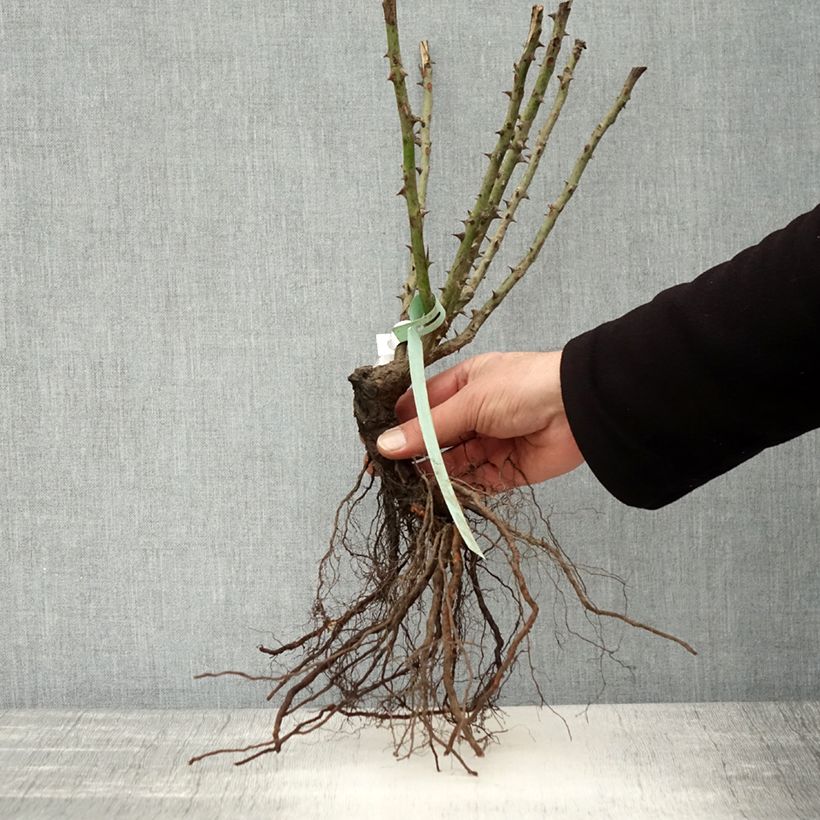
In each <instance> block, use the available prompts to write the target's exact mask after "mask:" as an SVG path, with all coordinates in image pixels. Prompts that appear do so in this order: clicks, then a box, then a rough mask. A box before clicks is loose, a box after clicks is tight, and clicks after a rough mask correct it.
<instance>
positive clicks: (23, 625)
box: [0, 0, 820, 707]
mask: <svg viewBox="0 0 820 820" xmlns="http://www.w3.org/2000/svg"><path fill="white" fill-rule="evenodd" d="M529 6H530V4H529V3H528V2H522V0H492V2H490V0H479V1H478V2H476V1H475V0H474V1H473V2H469V3H466V2H456V3H446V4H445V3H436V2H432V0H425V1H424V2H421V1H419V2H411V1H410V0H403V2H401V3H400V9H399V13H400V24H401V28H402V38H403V46H404V51H405V55H406V58H407V59H406V62H407V63H408V64H409V67H411V68H414V67H415V64H416V62H417V60H416V44H417V42H418V40H419V39H421V38H422V37H429V39H430V43H431V49H432V52H433V58H434V60H435V61H436V65H435V69H436V80H435V84H436V100H435V111H434V120H433V123H434V132H433V170H432V175H431V189H430V195H429V207H430V210H431V213H430V215H429V217H428V238H429V243H430V250H431V255H432V257H433V259H434V261H435V265H434V268H433V271H434V273H435V274H436V275H437V276H439V282H440V281H441V279H440V277H441V276H442V275H443V273H444V271H445V270H446V267H447V265H448V263H449V261H450V260H451V258H452V254H453V252H454V250H455V240H454V239H453V238H452V237H451V236H450V234H451V233H452V232H453V231H455V230H457V229H458V228H459V225H458V220H459V219H461V218H463V217H464V215H465V213H466V209H467V208H468V206H469V205H470V204H471V203H472V197H473V196H474V194H475V191H476V186H477V183H478V180H479V179H480V176H481V174H482V173H483V169H484V166H485V159H484V157H482V156H481V152H482V151H487V150H490V148H491V146H492V144H493V142H494V139H495V137H494V135H493V131H494V130H495V129H496V128H498V127H499V123H500V118H501V113H502V111H503V106H504V105H505V103H506V98H505V97H502V95H501V93H500V92H501V91H502V90H503V89H505V88H509V84H510V76H511V65H512V62H513V60H514V59H515V58H516V57H517V55H518V53H519V48H520V44H521V43H522V41H523V39H524V35H525V33H526V29H527V23H528V19H529ZM549 10H551V9H549ZM570 35H571V36H579V37H582V38H584V39H585V40H586V41H587V44H588V46H589V48H588V51H587V52H586V54H585V56H584V58H583V61H582V63H581V65H580V67H579V69H578V72H577V75H576V76H577V79H576V80H575V82H574V83H573V86H572V92H571V95H570V99H569V102H568V104H567V107H566V109H565V113H564V116H563V117H562V120H561V122H560V123H559V126H558V129H557V132H556V135H555V138H554V144H553V145H552V147H551V148H550V149H549V150H548V153H547V155H546V158H545V160H544V162H543V163H542V167H543V169H544V171H543V173H542V174H541V175H540V178H539V179H537V180H536V182H535V183H534V184H533V188H532V189H531V192H530V193H531V200H530V201H529V202H525V203H524V205H525V206H526V207H522V210H521V215H520V218H519V222H518V224H517V225H516V226H513V228H514V230H511V231H510V233H509V236H508V248H507V253H506V256H504V255H503V254H502V257H503V258H501V259H499V260H498V261H497V264H496V268H497V271H503V270H504V269H505V268H504V265H505V264H507V263H512V262H514V261H515V260H516V259H517V258H518V256H519V255H520V253H521V252H522V251H523V249H525V248H526V245H527V243H528V242H529V239H530V237H531V235H532V232H533V231H534V230H535V227H536V225H537V224H538V221H539V218H540V215H541V214H542V213H543V212H544V209H545V206H546V203H547V202H548V201H549V200H550V199H551V198H552V197H554V196H555V195H556V193H557V188H558V186H559V185H560V184H561V181H562V179H563V178H564V176H565V175H566V173H567V172H568V169H569V168H570V167H571V163H572V162H573V161H574V158H575V155H576V153H577V151H578V150H579V149H580V147H581V146H582V145H583V142H584V140H585V138H586V137H587V135H588V134H589V132H590V131H591V129H592V127H593V126H594V124H595V123H596V122H597V121H598V119H599V118H600V116H601V115H602V114H603V112H604V111H605V110H606V109H607V107H608V106H609V105H610V103H611V101H612V99H613V98H614V96H615V94H616V93H617V91H618V90H619V89H620V87H621V84H622V82H623V79H624V77H625V76H626V74H627V72H628V69H629V67H630V66H632V65H636V64H646V65H648V66H649V70H648V72H647V73H646V75H645V76H644V77H643V78H642V79H641V81H640V83H639V85H638V87H637V89H636V91H635V93H634V95H633V100H632V102H631V103H630V104H629V106H627V109H626V110H625V112H624V113H623V115H622V117H621V119H619V121H618V123H617V124H616V125H615V126H614V127H613V129H612V130H611V131H610V132H609V133H608V134H607V136H606V137H605V139H604V141H603V142H602V144H601V146H600V148H599V150H598V152H597V153H596V156H595V159H594V161H593V162H592V163H591V165H590V167H589V168H588V170H587V175H586V177H585V178H584V180H583V183H582V185H581V187H580V189H579V192H578V194H577V195H576V198H575V199H573V201H572V203H571V204H570V205H569V206H568V208H567V210H566V211H565V213H564V215H563V216H562V218H561V220H560V221H559V223H558V226H557V228H556V231H555V234H554V235H553V237H552V238H550V240H549V241H548V243H547V245H546V246H545V249H544V252H543V254H542V256H541V257H540V258H539V261H538V262H537V264H536V266H535V269H534V270H533V272H532V273H531V274H530V275H529V276H528V278H527V279H526V280H525V281H524V282H523V283H522V284H521V285H520V287H519V288H518V289H517V290H516V291H514V293H513V295H512V296H511V297H510V298H509V299H508V301H507V302H505V304H504V305H503V307H502V309H501V310H500V311H499V312H498V313H497V314H496V316H495V317H494V318H493V319H492V320H491V321H490V322H489V323H488V324H487V325H486V327H485V331H484V337H483V339H482V340H481V341H480V342H479V343H478V344H476V345H475V346H474V348H473V349H472V350H471V351H470V352H471V353H478V352H481V351H482V350H491V349H498V350H518V349H551V348H557V347H560V346H562V345H563V344H564V343H565V342H566V340H567V339H569V338H570V337H571V336H573V335H575V334H577V333H580V332H582V331H583V330H585V329H587V328H589V327H591V326H593V325H595V324H598V323H600V322H602V321H604V320H607V319H610V318H613V317H615V316H617V315H620V314H621V313H623V312H625V311H627V310H628V309H630V308H631V307H633V306H635V305H636V304H639V303H641V302H643V301H646V300H648V299H649V298H651V297H652V296H653V295H654V294H655V293H656V292H657V291H658V290H660V289H662V288H664V287H668V286H670V285H673V284H675V283H678V282H682V281H686V280H688V279H691V278H693V277H694V276H696V275H697V274H699V273H700V272H702V271H703V270H705V269H706V268H707V267H709V266H711V265H713V264H716V263H718V262H721V261H723V260H724V259H726V258H728V257H730V256H732V255H733V254H734V253H736V252H737V251H739V250H740V249H742V248H743V247H745V246H747V245H749V244H751V243H754V242H756V241H758V240H759V239H761V238H762V237H763V236H764V235H765V234H766V233H768V232H770V231H772V230H774V229H776V228H778V227H781V226H782V225H784V224H785V223H786V222H788V221H789V220H790V219H791V218H793V217H794V216H796V215H797V214H799V213H801V212H803V211H805V210H808V209H809V208H810V207H812V206H813V205H814V204H815V203H816V202H817V193H818V169H819V168H820V153H819V152H818V140H817V134H818V131H817V129H818V124H820V103H819V102H818V87H820V85H819V84H818V80H820V72H819V71H818V49H817V43H818V41H820V7H818V4H817V2H816V0H791V1H790V2H782V3H776V4H775V3H772V2H771V0H743V2H741V1H740V0H737V1H735V0H723V2H713V1H711V0H710V1H709V2H707V1H706V0H662V1H661V2H656V0H607V2H603V1H602V0H577V2H576V8H575V9H574V12H573V15H572V18H571V22H570ZM384 50H385V48H384V31H383V25H382V19H381V8H380V4H379V3H378V2H377V0H368V2H363V0H359V1H358V2H350V3H338V2H329V0H315V1H314V2H305V1H304V0H301V2H295V0H289V1H288V2H268V3H265V2H261V0H255V1H253V0H251V1H249V2H236V1H235V2H219V3H216V2H214V3H211V2H182V1H181V0H180V1H178V2H159V0H134V2H124V0H116V2H99V3H93V2H57V1H56V0H25V2H23V1H22V0H12V2H6V3H4V4H3V7H2V9H0V83H1V84H0V95H1V96H0V98H1V99H2V119H0V140H1V141H2V151H0V163H2V184H0V196H2V208H0V219H1V220H2V222H0V239H1V241H0V277H2V302H0V308H2V312H1V313H0V332H1V333H2V339H1V341H2V358H1V359H0V420H2V421H0V424H1V425H2V426H0V431H2V454H1V455H0V486H2V506H1V507H0V516H2V518H1V524H0V537H2V550H3V571H2V580H1V581H0V596H2V605H1V606H2V620H0V646H1V647H2V656H3V663H2V665H0V705H3V706H32V705H47V706H54V707H67V706H72V707H74V706H119V705H123V706H145V707H178V706H217V705H221V706H227V705H233V704H257V703H259V701H260V698H261V696H262V694H263V691H264V689H257V688H256V687H255V686H254V685H253V684H247V683H243V682H241V681H238V680H235V679H219V680H212V681H200V682H195V681H192V679H191V676H192V675H193V674H195V673H197V672H200V671H204V670H209V669H211V670H216V669H224V668H240V669H246V670H248V671H254V670H257V669H259V670H261V669H264V668H265V664H264V661H263V660H262V659H261V658H260V657H259V656H258V653H257V652H256V649H255V646H256V644H257V643H259V642H260V641H262V640H270V639H271V638H270V635H271V633H273V634H274V635H276V636H278V637H280V638H287V637H289V636H293V635H294V633H295V631H296V630H297V629H299V628H300V627H301V625H303V624H304V623H305V621H306V619H307V614H308V607H309V604H310V600H311V597H312V590H313V584H314V578H315V570H316V564H317V561H318V558H319V556H320V555H321V553H322V551H323V550H324V548H325V544H326V541H327V537H328V534H329V531H330V524H331V519H332V514H333V511H334V509H335V505H336V502H337V501H338V500H339V499H340V498H341V496H342V495H344V493H345V492H346V491H347V489H348V488H349V486H350V485H351V482H352V480H353V478H354V475H355V472H356V470H357V469H358V466H359V464H360V463H361V457H362V454H361V448H360V446H359V443H358V438H357V435H356V432H355V427H354V422H353V419H352V415H351V405H350V400H351V392H350V389H349V385H348V383H347V381H346V376H347V374H348V373H349V372H350V371H351V370H352V369H353V368H354V367H355V366H356V365H358V364H360V363H363V362H367V361H372V360H373V359H374V357H375V351H374V334H375V333H377V332H384V331H386V330H387V329H388V328H389V327H390V326H391V325H392V323H393V322H394V321H395V319H396V304H397V303H396V300H395V294H396V293H397V289H398V284H399V282H400V280H401V277H402V274H403V272H404V269H405V264H406V258H405V254H406V251H405V248H404V243H405V242H406V241H407V240H406V229H405V214H404V211H403V208H404V202H403V200H402V199H401V198H397V197H396V196H395V192H396V191H397V190H398V188H399V187H400V184H401V182H400V166H399V162H400V159H399V142H398V123H397V118H396V113H395V108H394V102H393V99H392V88H391V86H390V84H389V83H388V82H386V81H385V78H386V76H387V67H386V61H385V60H384V59H383V57H382V55H383V53H384ZM412 79H415V75H413V77H412ZM411 90H412V92H413V94H415V93H416V92H418V91H419V89H418V88H417V87H416V86H411ZM765 343H766V340H765V339H762V340H749V344H750V345H755V344H761V345H762V344H765ZM819 452H820V438H818V435H817V434H810V435H807V436H804V437H802V438H800V439H799V440H795V441H792V442H789V443H788V444H786V445H784V446H782V447H780V448H778V449H776V450H773V451H768V452H766V453H764V454H762V455H760V456H759V457H757V458H756V459H754V460H753V461H751V462H748V463H747V464H745V465H743V466H742V467H741V468H739V469H737V470H736V471H734V472H733V473H732V474H730V475H727V476H725V477H723V478H721V479H719V480H717V481H715V482H713V483H711V484H709V485H708V486H706V487H705V488H702V489H700V490H698V491H697V492H695V493H693V494H692V495H691V496H689V497H687V498H686V499H684V500H682V501H681V502H679V503H677V504H675V505H673V506H671V507H668V508H666V509H664V510H661V511H658V512H655V513H649V512H644V511H640V510H635V509H630V508H627V507H624V506H623V505H621V504H619V503H618V502H617V501H615V500H614V499H612V498H611V497H610V496H609V495H608V494H607V492H606V491H605V490H604V489H603V488H602V487H601V486H600V485H599V484H598V483H597V482H596V481H595V479H594V477H593V476H592V475H591V474H590V472H589V471H588V469H587V468H585V467H584V468H581V469H580V470H578V471H576V472H575V473H573V474H571V475H569V476H567V477H565V478H563V479H560V480H557V481H555V482H552V483H549V484H548V485H542V486H541V487H539V488H538V496H539V498H540V499H541V501H542V502H543V504H544V505H545V507H546V508H547V509H548V510H551V511H552V512H553V514H554V515H553V524H554V526H555V528H556V531H557V534H558V536H559V537H560V539H561V540H562V542H563V543H564V545H565V547H566V548H567V549H568V551H569V552H570V553H571V554H572V555H573V556H574V557H575V558H576V560H577V561H579V562H582V563H592V564H598V565H601V566H603V567H606V568H608V569H610V570H612V571H614V572H618V573H620V574H622V575H623V576H624V577H625V578H626V580H627V581H628V584H629V587H628V592H629V598H630V611H631V612H633V613H634V614H636V615H638V616H639V617H642V618H644V619H646V620H648V621H649V622H651V623H653V624H656V625H658V626H660V627H663V628H666V629H670V630H671V631H673V632H675V633H676V634H679V635H681V636H683V637H685V638H687V639H688V640H690V641H692V642H693V643H694V644H695V645H696V647H697V648H698V649H699V650H700V653H701V654H700V655H699V656H698V657H697V658H692V657H690V656H688V655H686V654H685V653H684V652H683V651H682V650H681V649H680V648H679V647H677V646H674V645H671V644H668V643H666V642H663V641H661V640H659V639H655V638H653V637H652V636H649V635H646V634H644V633H634V632H631V631H627V632H623V631H621V630H618V629H615V628H612V627H608V628H607V633H606V634H607V635H608V637H609V641H610V643H611V644H612V645H615V644H617V643H618V641H619V639H620V640H621V654H620V657H622V658H623V660H624V661H626V662H628V663H630V664H632V665H633V666H634V667H635V668H634V675H631V674H629V673H628V672H627V671H626V670H624V669H622V668H621V667H619V666H617V665H616V664H613V663H609V662H607V663H604V664H603V665H601V664H599V662H598V660H597V656H596V653H595V652H594V651H592V650H591V648H590V647H589V646H588V645H586V644H584V643H582V642H579V641H574V642H569V643H567V644H566V645H565V646H564V648H563V649H562V650H560V651H559V650H558V649H557V648H556V643H555V639H554V636H553V632H554V621H553V617H552V608H551V605H550V602H551V600H552V598H551V590H550V588H549V587H548V585H544V586H543V588H542V589H541V595H542V600H543V602H544V607H543V608H544V611H543V616H542V619H541V623H540V627H539V629H538V632H537V635H536V638H535V641H534V660H535V666H536V668H537V669H538V670H539V671H540V673H541V680H542V685H543V688H544V691H545V694H546V695H547V697H548V698H549V699H550V700H551V701H552V702H554V703H561V702H574V703H578V702H584V701H587V700H589V699H592V698H595V697H598V696H600V697H601V698H602V699H603V700H613V701H624V700H626V701H632V700H634V701H671V700H680V699H686V700H690V699H691V700H711V699H757V698H784V699H789V698H805V697H818V696H820V671H818V658H819V657H820V550H818V525H820V490H818V486H819V483H820V471H819V470H818V453H819ZM593 588H594V589H595V590H597V591H598V594H599V596H600V598H601V600H602V602H607V601H611V602H617V601H618V596H617V590H616V589H614V588H613V587H612V585H593ZM602 671H603V673H604V675H605V677H606V683H607V685H606V689H605V690H604V691H603V694H599V690H600V688H601V674H602ZM507 694H508V699H507V702H508V703H522V702H524V703H526V702H532V700H533V694H532V690H531V687H529V686H528V685H527V682H526V679H525V678H524V677H520V678H517V679H515V681H514V682H513V685H512V686H511V687H510V689H509V690H508V693H507Z"/></svg>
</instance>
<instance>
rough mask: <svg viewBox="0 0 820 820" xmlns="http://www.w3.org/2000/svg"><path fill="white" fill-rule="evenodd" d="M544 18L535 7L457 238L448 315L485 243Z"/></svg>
mask: <svg viewBox="0 0 820 820" xmlns="http://www.w3.org/2000/svg"><path fill="white" fill-rule="evenodd" d="M543 15H544V7H543V6H533V8H532V15H531V17H530V30H529V33H528V34H527V40H526V42H525V44H524V51H523V53H522V55H521V57H520V59H519V60H518V62H517V63H515V64H514V66H513V67H514V73H513V87H512V90H511V91H509V92H505V93H507V94H508V96H509V98H510V101H509V103H508V104H507V112H506V114H505V115H504V123H503V125H502V126H501V128H500V129H499V130H498V131H496V133H497V134H498V140H497V142H496V145H495V148H494V149H493V152H492V153H491V154H489V162H488V164H487V170H486V171H485V172H484V179H483V181H482V183H481V188H480V189H479V192H478V196H477V197H476V201H475V205H473V209H472V210H471V211H470V213H469V215H468V217H467V219H466V220H464V231H463V232H461V233H458V234H455V236H456V238H458V239H460V240H461V243H460V244H459V246H458V250H457V251H456V255H455V259H454V260H453V264H452V266H451V268H450V272H449V273H448V275H447V282H446V283H445V285H444V289H443V291H442V297H441V303H442V304H443V305H444V307H445V308H446V309H447V313H448V315H449V313H450V310H451V305H452V304H453V302H454V301H455V300H456V299H457V298H458V296H459V295H460V293H461V286H462V279H463V276H464V272H465V271H466V270H467V269H469V266H470V263H471V261H472V259H473V258H474V253H473V247H474V245H475V244H476V243H478V244H480V243H481V234H480V233H479V228H480V227H481V225H482V224H483V222H484V216H485V212H486V209H487V207H488V203H489V202H490V196H491V194H492V191H493V185H494V183H495V181H496V179H497V177H498V174H499V170H500V168H501V164H502V162H503V161H504V157H505V155H506V154H507V149H508V148H509V146H510V142H511V140H513V138H514V137H516V138H517V136H518V130H517V128H516V121H517V119H518V112H519V109H520V108H521V101H522V100H523V98H524V87H525V85H526V80H527V73H528V72H529V69H530V66H531V65H532V62H533V60H534V59H535V51H536V49H537V48H538V46H539V45H541V43H540V39H539V38H540V37H541V21H542V19H543Z"/></svg>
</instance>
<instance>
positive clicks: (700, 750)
mask: <svg viewBox="0 0 820 820" xmlns="http://www.w3.org/2000/svg"><path fill="white" fill-rule="evenodd" d="M559 711H560V713H561V714H562V715H563V716H564V717H565V718H566V720H567V721H568V723H569V725H570V728H571V731H572V740H570V739H569V737H568V736H567V732H566V729H565V728H564V726H563V724H562V723H561V721H560V720H559V719H558V718H556V717H555V716H554V715H552V714H551V713H550V712H548V711H546V710H540V711H539V710H536V709H534V708H530V707H515V708H510V709H508V710H507V715H508V718H507V721H506V727H507V729H508V731H507V733H506V734H504V735H503V736H502V742H501V744H500V745H498V746H494V747H492V749H491V750H490V752H489V754H488V755H487V756H486V757H485V758H484V759H483V760H481V761H479V762H478V763H477V766H478V769H479V772H480V775H479V777H477V778H475V777H470V776H469V775H467V774H465V773H464V772H463V770H461V768H460V767H459V766H458V764H455V765H453V766H451V764H450V763H449V762H447V761H446V760H445V766H444V769H445V770H444V771H443V772H442V773H441V774H437V773H436V771H435V767H434V765H433V762H432V759H431V758H430V757H428V756H427V755H423V756H419V757H417V758H413V759H411V760H409V761H396V760H394V759H393V757H392V755H391V752H390V747H389V735H388V734H387V733H386V731H384V730H378V729H374V728H370V729H366V730H364V731H363V732H361V734H359V735H358V736H355V735H351V734H339V733H335V734H334V733H331V732H325V733H323V734H322V736H321V737H316V738H307V739H305V740H303V741H301V742H298V743H294V744H293V745H291V746H290V747H289V748H288V749H286V750H285V751H284V752H283V753H282V754H280V755H273V754H271V755H267V756H265V757H263V758H260V759H259V760H257V761H254V762H253V763H251V764H248V765H246V766H242V767H234V766H232V765H230V761H229V759H228V758H227V757H215V758H211V759H208V760H205V761H203V762H201V763H199V764H197V765H196V766H194V767H189V766H188V765H187V764H186V760H187V758H188V757H189V756H190V755H192V754H195V753H198V752H202V751H205V750H208V749H210V748H213V747H214V746H216V745H242V744H245V743H250V742H254V741H255V740H257V739H259V740H261V739H262V738H263V737H265V736H266V735H267V733H268V731H269V726H270V719H271V712H270V711H267V710H256V709H253V710H240V711H234V712H225V711H209V712H200V711H134V712H113V711H86V712H64V711H60V712H57V711H47V710H11V711H6V712H3V713H2V714H0V817H2V818H45V817H60V818H83V819H84V820H87V819H88V818H98V817H99V818H103V817H104V818H116V820H123V818H140V820H145V819H146V818H154V817H156V818H166V817H167V818H178V817H196V818H200V817H201V818H209V817H214V818H216V817H219V818H222V817H226V818H256V817H259V818H262V817H265V818H270V817H286V818H289V817H293V818H299V820H302V819H303V818H319V817H322V818H325V817H333V818H347V817H355V818H369V817H374V818H390V820H395V819H396V818H404V817H408V818H409V817H412V818H415V820H425V818H433V817H435V818H450V817H453V818H455V817H458V818H465V819H466V818H485V817H487V818H490V817H498V818H515V819H516V820H525V819H526V818H536V817H537V818H542V817H547V816H549V817H551V818H560V817H590V818H665V817H674V818H684V817H691V818H728V817H731V818H735V817H737V818H749V819H750V820H751V818H778V820H783V819H784V818H820V703H816V702H812V703H768V704H764V703H750V704H714V703H713V704H666V705H619V706H592V707H590V708H589V710H588V712H587V713H586V715H584V714H581V712H582V709H581V708H580V707H570V706H564V707H560V709H559Z"/></svg>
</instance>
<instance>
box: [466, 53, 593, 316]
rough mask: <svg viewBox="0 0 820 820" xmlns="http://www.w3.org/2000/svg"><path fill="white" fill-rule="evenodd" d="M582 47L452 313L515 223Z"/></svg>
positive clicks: (473, 287) (572, 57) (572, 56)
mask: <svg viewBox="0 0 820 820" xmlns="http://www.w3.org/2000/svg"><path fill="white" fill-rule="evenodd" d="M585 48H586V43H584V41H583V40H576V41H575V44H574V46H573V49H572V53H571V54H570V57H569V60H568V61H567V65H566V66H565V68H564V70H563V72H562V73H561V79H560V83H559V86H558V90H557V92H556V94H555V102H553V104H552V109H551V110H550V112H549V115H548V116H547V119H546V121H545V122H544V124H543V125H542V126H541V129H540V130H539V132H538V136H537V137H536V141H535V147H534V148H533V151H532V155H531V156H530V158H529V161H528V162H527V169H526V171H525V172H524V175H523V177H522V178H521V181H520V182H519V183H518V186H517V187H516V189H515V191H514V192H513V195H512V196H511V197H510V201H509V203H508V205H507V208H506V210H505V211H504V215H503V216H502V217H501V222H500V223H499V224H498V227H497V228H496V231H495V234H494V235H493V238H492V239H491V240H490V244H489V245H488V246H487V248H486V250H485V251H484V253H483V254H482V255H481V261H480V263H479V265H478V267H477V268H476V270H475V271H474V272H473V274H472V276H470V278H469V279H468V280H467V283H466V284H465V286H464V288H463V289H462V291H461V297H460V299H459V301H458V302H457V303H456V308H455V309H456V311H460V310H461V309H462V308H464V307H465V306H466V305H467V304H469V303H470V300H471V299H472V298H473V296H474V295H475V292H476V289H477V288H478V286H479V285H480V284H481V282H482V281H483V279H484V277H485V276H486V275H487V269H488V268H489V267H490V264H491V263H492V261H493V259H494V258H495V254H496V252H497V251H498V248H499V247H500V246H501V243H502V242H503V240H504V236H505V235H506V233H507V228H508V227H509V226H510V223H511V222H514V221H515V219H514V217H515V212H516V210H517V209H518V206H519V204H520V203H521V200H522V199H529V196H528V195H527V191H528V189H529V187H530V182H532V178H533V177H534V176H535V172H536V171H537V170H538V163H539V162H540V160H541V156H542V155H543V153H544V149H545V148H546V146H547V142H548V140H549V138H550V135H551V134H552V130H553V128H554V127H555V123H556V122H557V121H558V117H559V116H560V114H561V109H562V108H563V107H564V103H565V102H566V99H567V95H568V93H569V85H570V82H572V76H573V72H574V71H575V66H576V65H577V63H578V60H579V59H580V57H581V53H582V52H583V50H584V49H585Z"/></svg>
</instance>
